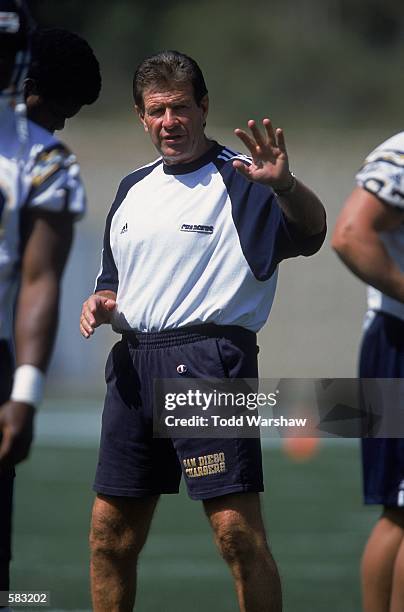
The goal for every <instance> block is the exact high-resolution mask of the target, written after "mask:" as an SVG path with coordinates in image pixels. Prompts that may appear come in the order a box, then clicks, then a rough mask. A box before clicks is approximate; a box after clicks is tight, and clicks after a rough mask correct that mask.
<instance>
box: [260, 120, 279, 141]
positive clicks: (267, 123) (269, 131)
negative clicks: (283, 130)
mask: <svg viewBox="0 0 404 612" xmlns="http://www.w3.org/2000/svg"><path fill="white" fill-rule="evenodd" d="M262 123H263V126H264V128H265V131H266V133H267V137H268V142H269V144H270V145H271V146H272V147H276V146H277V143H276V137H275V133H274V128H273V127H272V122H271V120H270V119H268V118H267V117H266V118H265V119H263V121H262Z"/></svg>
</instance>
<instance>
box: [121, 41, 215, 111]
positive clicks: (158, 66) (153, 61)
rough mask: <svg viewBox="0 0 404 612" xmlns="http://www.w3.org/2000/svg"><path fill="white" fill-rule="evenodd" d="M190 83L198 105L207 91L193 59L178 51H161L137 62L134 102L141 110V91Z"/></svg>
mask: <svg viewBox="0 0 404 612" xmlns="http://www.w3.org/2000/svg"><path fill="white" fill-rule="evenodd" d="M175 83H178V84H184V83H191V85H192V87H193V90H194V98H195V102H196V103H197V104H198V106H199V105H200V102H201V100H202V98H203V97H204V96H205V95H206V94H207V93H208V90H207V88H206V83H205V79H204V78H203V74H202V71H201V69H200V68H199V66H198V64H197V63H196V61H195V60H193V59H192V58H191V57H188V55H185V54H184V53H179V51H161V52H160V53H157V54H156V55H152V56H150V57H147V58H146V59H145V60H143V61H142V62H141V64H139V66H138V67H137V69H136V71H135V75H134V77H133V97H134V99H135V104H136V105H137V106H138V107H139V108H140V109H141V110H142V111H143V110H144V104H143V92H144V90H145V89H147V88H148V87H152V86H156V85H172V84H175Z"/></svg>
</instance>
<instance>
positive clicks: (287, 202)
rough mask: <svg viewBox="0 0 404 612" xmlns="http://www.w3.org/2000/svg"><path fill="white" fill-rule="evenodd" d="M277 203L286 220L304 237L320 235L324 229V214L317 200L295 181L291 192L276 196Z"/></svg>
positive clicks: (299, 182) (304, 186)
mask: <svg viewBox="0 0 404 612" xmlns="http://www.w3.org/2000/svg"><path fill="white" fill-rule="evenodd" d="M277 198H278V202H279V205H280V207H281V208H282V210H283V212H284V214H285V216H286V217H287V219H288V220H289V221H290V222H291V223H293V224H294V225H295V226H296V228H297V229H298V230H299V231H300V232H301V233H302V235H306V236H314V235H316V234H320V233H321V232H322V231H324V229H325V224H326V213H325V209H324V206H323V205H322V203H321V202H320V200H319V198H318V197H317V196H316V195H315V194H314V193H313V192H312V191H311V190H310V189H309V188H308V187H306V185H304V184H303V183H302V182H301V181H299V180H297V179H296V184H295V186H294V187H293V189H292V191H290V192H287V193H285V194H277Z"/></svg>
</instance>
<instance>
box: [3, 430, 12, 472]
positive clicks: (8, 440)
mask: <svg viewBox="0 0 404 612" xmlns="http://www.w3.org/2000/svg"><path fill="white" fill-rule="evenodd" d="M1 433H2V436H1V443H0V465H1V467H6V465H9V464H11V461H10V452H11V448H12V441H13V436H12V434H11V431H10V428H9V427H5V428H4V429H3V430H2V432H1Z"/></svg>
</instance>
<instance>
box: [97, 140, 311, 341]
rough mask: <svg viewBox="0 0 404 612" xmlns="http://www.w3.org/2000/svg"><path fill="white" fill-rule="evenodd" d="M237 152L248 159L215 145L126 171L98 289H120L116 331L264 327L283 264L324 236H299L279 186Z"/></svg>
mask: <svg viewBox="0 0 404 612" xmlns="http://www.w3.org/2000/svg"><path fill="white" fill-rule="evenodd" d="M234 159H242V160H243V161H244V162H245V163H249V159H248V158H247V157H245V156H243V155H241V154H238V153H234V152H232V151H230V150H229V149H227V148H225V147H223V146H221V145H219V144H217V143H214V144H213V146H212V147H211V148H210V149H209V151H207V153H205V154H204V155H203V156H202V157H200V158H199V159H197V160H195V161H194V162H190V163H187V164H175V165H166V164H164V163H163V160H162V159H158V160H157V161H155V162H154V163H151V164H149V165H147V166H144V167H142V168H140V169H138V170H136V171H135V172H133V173H132V174H130V175H129V176H127V177H126V178H125V179H123V181H122V182H121V184H120V186H119V189H118V193H117V195H116V198H115V201H114V203H113V205H112V208H111V211H110V213H109V215H108V217H107V223H106V229H105V236H104V248H103V253H102V261H101V269H100V273H99V275H98V278H97V281H96V287H95V290H96V291H101V290H111V291H114V292H116V293H117V308H116V312H115V314H114V320H113V327H114V329H116V330H117V331H122V330H128V329H132V330H139V331H143V332H152V331H162V330H166V329H176V328H179V327H184V326H188V325H196V324H201V323H215V324H217V325H238V326H241V327H244V328H246V329H249V330H252V331H257V330H259V329H260V328H261V327H262V326H263V325H264V323H265V321H266V320H267V318H268V315H269V312H270V310H271V306H272V302H273V299H274V295H275V288H276V281H277V266H278V264H279V262H280V261H281V260H282V259H285V258H286V257H294V256H296V255H299V254H309V253H310V254H311V253H312V252H313V251H315V250H316V248H317V246H318V240H319V237H318V236H317V237H314V238H310V239H308V240H307V239H306V240H303V241H302V240H301V239H299V238H298V235H297V233H296V231H295V228H294V227H292V225H291V224H290V223H288V221H287V220H286V218H285V216H284V214H283V213H282V210H281V208H280V206H279V204H278V202H277V199H276V196H275V194H274V192H273V191H272V190H271V189H270V188H269V187H265V186H263V185H259V184H256V183H252V182H250V181H248V180H247V179H246V178H245V177H243V176H242V175H241V174H239V173H238V172H237V171H236V170H235V169H234V168H233V165H232V161H233V160H234ZM321 239H322V238H321ZM314 242H315V243H316V248H314V249H313V245H314Z"/></svg>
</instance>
